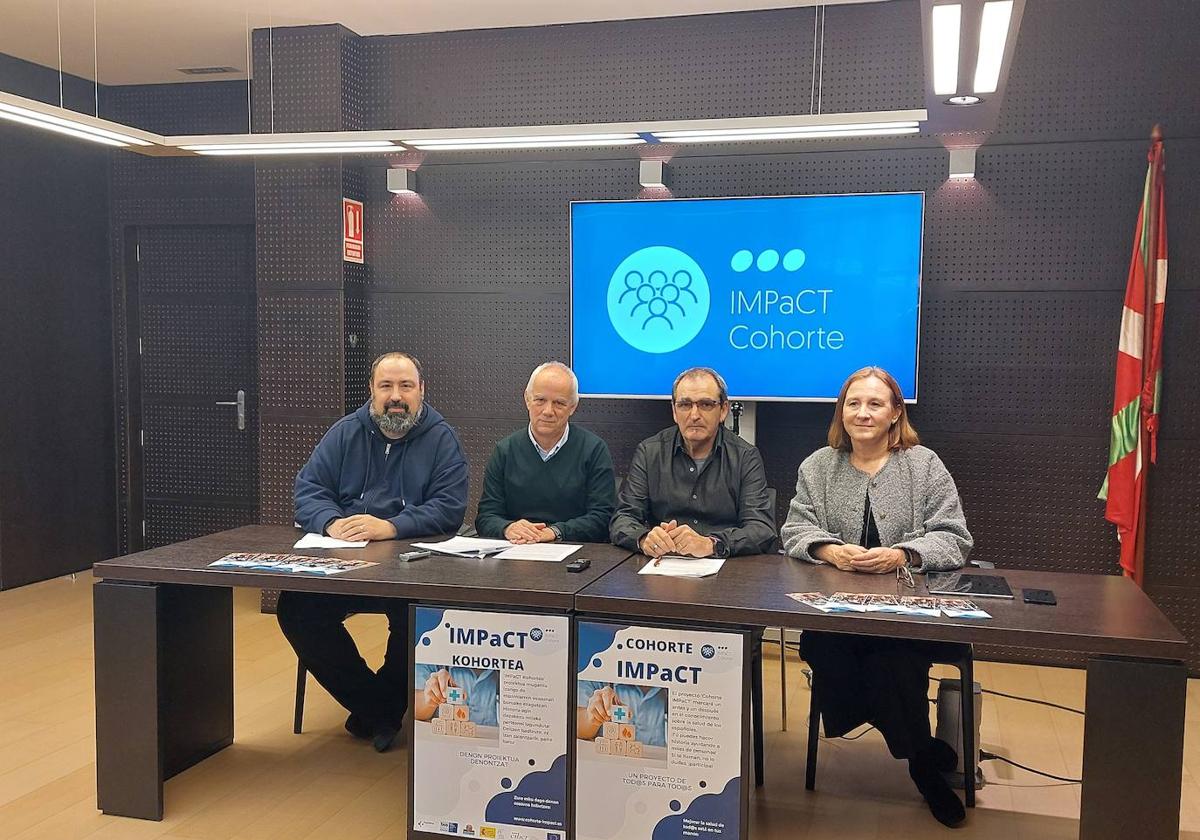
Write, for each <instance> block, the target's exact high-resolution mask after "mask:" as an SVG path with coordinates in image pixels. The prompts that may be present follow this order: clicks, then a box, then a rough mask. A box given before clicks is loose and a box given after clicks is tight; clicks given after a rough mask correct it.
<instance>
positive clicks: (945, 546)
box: [780, 446, 974, 571]
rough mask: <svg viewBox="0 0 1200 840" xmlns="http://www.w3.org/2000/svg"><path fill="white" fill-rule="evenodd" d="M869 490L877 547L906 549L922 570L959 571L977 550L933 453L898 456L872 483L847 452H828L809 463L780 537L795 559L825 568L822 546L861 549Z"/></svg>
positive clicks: (909, 452) (946, 473)
mask: <svg viewBox="0 0 1200 840" xmlns="http://www.w3.org/2000/svg"><path fill="white" fill-rule="evenodd" d="M868 485H870V493H871V510H872V511H873V512H874V514H875V524H876V527H877V528H878V529H879V540H880V543H881V544H882V545H885V546H888V547H890V548H907V549H910V550H911V551H913V552H915V553H916V554H917V555H918V557H919V558H920V559H919V561H914V563H915V565H917V566H918V567H919V568H920V569H921V570H923V571H931V570H932V571H937V570H942V569H959V568H962V567H963V566H964V565H965V564H966V562H967V555H968V554H969V553H970V551H971V547H972V546H973V545H974V540H973V539H972V537H971V532H970V531H968V530H967V520H966V518H965V517H964V516H963V511H962V503H961V502H960V501H959V498H958V488H956V487H955V486H954V479H953V478H951V477H950V473H949V471H947V470H946V466H945V465H944V464H943V463H942V461H941V459H940V458H938V456H937V455H936V454H934V452H933V450H932V449H926V448H925V447H924V446H914V447H911V448H909V449H902V450H899V451H896V452H893V453H892V455H891V457H890V458H888V460H887V463H885V464H884V465H883V468H882V469H880V470H879V472H877V473H876V474H875V475H874V476H869V475H867V474H866V473H864V472H862V471H861V470H858V469H856V468H855V467H853V466H852V465H851V464H850V453H849V452H846V451H843V450H838V449H833V448H831V447H828V446H827V447H825V448H824V449H820V450H818V451H816V452H814V453H813V454H812V455H810V456H808V457H807V458H805V459H804V463H802V464H801V465H800V469H799V473H798V475H797V478H796V497H795V498H794V499H792V504H791V507H790V508H789V510H788V517H787V521H786V522H785V523H784V525H783V529H782V530H781V532H780V535H781V536H782V537H783V548H784V551H786V552H787V553H788V554H789V555H791V556H792V557H796V558H799V559H801V560H807V561H809V562H810V563H818V562H820V561H819V560H817V559H816V558H815V557H813V556H812V554H811V549H814V548H816V547H817V546H819V545H821V544H823V543H839V544H841V543H854V544H857V545H862V544H863V538H864V534H863V512H864V508H865V507H866V497H867V492H868Z"/></svg>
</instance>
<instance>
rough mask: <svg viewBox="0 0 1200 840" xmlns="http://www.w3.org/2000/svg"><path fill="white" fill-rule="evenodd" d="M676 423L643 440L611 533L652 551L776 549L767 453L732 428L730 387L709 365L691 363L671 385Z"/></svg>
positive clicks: (703, 553) (726, 553)
mask: <svg viewBox="0 0 1200 840" xmlns="http://www.w3.org/2000/svg"><path fill="white" fill-rule="evenodd" d="M671 399H672V413H673V414H674V417H675V426H673V427H671V428H668V429H664V430H663V431H661V432H659V433H658V434H656V435H654V436H653V437H650V438H647V439H646V440H644V441H642V442H641V443H639V444H638V447H637V450H636V451H635V452H634V453H633V461H632V463H631V464H630V465H629V475H628V476H627V477H626V479H625V482H624V484H622V485H621V492H620V496H619V498H618V502H617V512H616V514H615V515H614V516H613V521H612V527H611V529H610V530H611V537H612V541H613V543H615V544H616V545H619V546H622V547H624V548H628V549H630V550H636V551H640V552H642V553H643V554H646V555H648V556H650V557H660V556H662V555H664V554H674V555H686V556H690V557H709V556H717V557H732V556H734V555H738V554H763V553H766V552H769V551H772V550H774V549H775V546H776V531H775V518H774V513H773V511H771V509H770V504H769V501H768V496H767V477H766V470H765V469H764V467H763V461H762V456H761V455H760V454H759V452H758V449H756V448H755V447H754V446H752V445H751V444H749V443H747V442H746V441H744V440H742V439H741V438H740V437H738V436H737V435H735V434H733V433H732V432H729V431H727V430H726V429H725V428H724V426H723V423H724V421H725V418H726V416H728V414H729V391H728V388H726V386H725V380H724V379H722V378H721V375H720V374H719V373H717V372H716V371H715V370H712V369H711V368H690V369H689V370H685V371H684V372H683V373H681V374H679V376H678V377H676V379H675V384H674V386H673V387H672V389H671Z"/></svg>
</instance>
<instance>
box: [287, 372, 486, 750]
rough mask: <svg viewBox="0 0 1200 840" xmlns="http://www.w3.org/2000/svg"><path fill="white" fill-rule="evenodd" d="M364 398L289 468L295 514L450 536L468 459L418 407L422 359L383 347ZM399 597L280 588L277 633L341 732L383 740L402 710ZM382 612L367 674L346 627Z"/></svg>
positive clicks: (444, 427)
mask: <svg viewBox="0 0 1200 840" xmlns="http://www.w3.org/2000/svg"><path fill="white" fill-rule="evenodd" d="M370 384H371V398H370V399H369V400H368V401H367V403H366V405H364V406H362V407H361V408H359V409H358V410H357V411H355V412H354V413H353V414H349V415H347V416H345V417H343V418H342V419H341V420H339V421H338V422H337V423H335V424H334V425H333V428H331V429H330V430H329V431H328V432H326V433H325V437H323V438H322V439H321V442H320V443H318V444H317V448H316V449H314V450H313V454H312V456H311V457H310V458H309V459H308V463H307V464H305V465H304V467H303V468H302V469H301V470H300V473H299V475H297V476H296V494H295V495H296V522H297V524H299V526H300V527H301V528H303V529H304V530H305V531H307V532H311V533H316V534H328V535H329V536H331V537H336V538H338V539H341V540H392V539H409V538H411V537H419V536H432V535H435V534H451V533H454V532H455V531H456V530H458V527H459V526H460V525H462V521H463V514H464V513H465V512H466V509H467V459H466V457H465V456H464V455H463V451H462V445H461V444H460V443H459V440H458V435H457V434H455V432H454V429H452V428H451V427H450V426H449V424H448V423H446V421H445V419H444V418H443V417H442V415H441V414H439V413H438V412H437V411H436V410H434V408H433V406H430V405H426V404H425V381H424V377H423V376H422V373H421V363H420V362H419V361H417V359H416V357H415V356H412V355H410V354H408V353H385V354H384V355H382V356H380V357H379V358H378V359H376V360H375V363H374V364H373V365H371V383H370ZM407 606H408V605H407V602H405V601H402V600H397V599H394V598H372V597H367V596H359V595H328V594H319V593H309V592H281V593H280V595H279V606H278V618H279V626H280V628H282V630H283V634H284V636H286V637H287V640H288V641H289V642H290V643H291V645H292V647H293V648H294V649H295V650H296V655H297V656H299V657H300V661H301V662H302V663H303V664H304V667H305V668H306V669H307V670H308V672H309V673H310V674H312V675H313V676H314V677H315V678H316V680H317V682H319V683H320V684H321V685H322V686H324V687H325V689H326V690H327V691H328V692H329V693H330V694H331V695H333V697H334V698H335V699H336V700H337V701H338V702H339V703H341V704H342V705H343V706H344V707H345V708H346V709H347V710H348V711H349V712H350V716H349V717H348V718H347V719H346V729H347V731H349V732H350V734H351V735H354V736H355V737H357V738H363V739H370V740H371V741H372V743H373V744H374V747H375V749H376V750H378V751H379V752H384V751H385V750H387V749H389V748H390V747H391V745H392V742H393V741H395V739H396V735H397V734H398V732H399V730H400V725H401V720H402V719H403V717H404V713H405V711H406V710H407V707H408V698H409V697H410V696H411V695H412V692H411V690H410V689H409V676H410V675H409V673H408V615H407ZM367 612H374V613H384V614H386V615H387V617H388V624H389V629H390V633H389V636H388V644H387V652H386V654H385V657H384V663H383V666H382V667H381V668H380V669H379V671H378V672H374V671H372V670H371V669H370V668H369V667H368V666H367V663H366V662H364V661H363V658H362V656H360V655H359V653H358V648H357V647H356V646H355V644H354V640H353V639H352V638H351V637H350V633H349V632H348V631H347V630H346V627H345V623H344V622H345V620H346V618H347V617H349V616H350V615H351V614H353V613H367Z"/></svg>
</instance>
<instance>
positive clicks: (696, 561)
mask: <svg viewBox="0 0 1200 840" xmlns="http://www.w3.org/2000/svg"><path fill="white" fill-rule="evenodd" d="M724 565H725V558H724V557H675V556H672V555H670V554H664V555H663V556H662V557H660V558H659V559H658V561H656V562H655V561H651V562H650V563H647V564H646V565H645V566H642V568H641V569H640V570H638V574H639V575H665V576H666V577H685V578H702V577H708V576H710V575H715V574H716V573H717V572H719V571H721V567H722V566H724Z"/></svg>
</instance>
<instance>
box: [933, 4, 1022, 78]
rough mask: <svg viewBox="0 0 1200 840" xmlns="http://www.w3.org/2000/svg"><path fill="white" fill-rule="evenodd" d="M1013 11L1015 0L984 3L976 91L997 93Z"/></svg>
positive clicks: (980, 25) (977, 61)
mask: <svg viewBox="0 0 1200 840" xmlns="http://www.w3.org/2000/svg"><path fill="white" fill-rule="evenodd" d="M1012 11H1013V0H991V1H990V2H987V3H984V4H983V18H982V20H981V21H980V24H979V58H978V59H977V60H976V62H975V93H995V92H996V88H997V87H999V85H1000V66H1001V65H1002V64H1003V63H1004V47H1005V44H1006V43H1007V42H1008V29H1009V26H1008V25H1009V22H1010V21H1011V20H1012ZM935 93H936V91H935Z"/></svg>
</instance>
